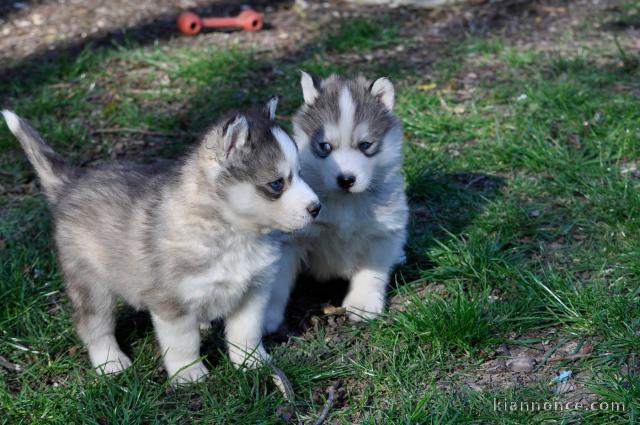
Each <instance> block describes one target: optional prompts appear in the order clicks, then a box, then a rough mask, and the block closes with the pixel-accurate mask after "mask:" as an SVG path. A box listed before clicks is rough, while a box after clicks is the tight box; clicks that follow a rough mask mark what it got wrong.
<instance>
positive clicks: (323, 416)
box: [314, 381, 342, 425]
mask: <svg viewBox="0 0 640 425" xmlns="http://www.w3.org/2000/svg"><path fill="white" fill-rule="evenodd" d="M341 386H342V381H336V382H334V383H333V385H331V386H330V387H329V390H328V393H329V397H327V401H326V403H325V404H324V407H323V408H322V412H320V416H318V419H317V420H316V421H315V422H314V425H322V423H323V422H324V421H325V420H326V419H327V416H329V412H330V411H331V408H332V407H333V403H335V399H336V392H337V391H338V388H340V387H341Z"/></svg>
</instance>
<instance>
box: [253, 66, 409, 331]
mask: <svg viewBox="0 0 640 425" xmlns="http://www.w3.org/2000/svg"><path fill="white" fill-rule="evenodd" d="M301 84H302V92H303V97H304V104H303V105H302V106H301V107H300V109H299V110H298V112H297V113H296V114H295V116H294V118H293V128H294V139H295V140H296V142H297V143H298V146H299V147H300V158H301V164H302V175H303V177H304V179H305V180H306V181H307V182H308V183H309V185H310V186H311V187H312V189H313V190H314V191H315V192H316V193H317V194H318V196H319V197H320V200H321V202H322V204H323V209H322V212H321V213H320V215H319V217H318V219H317V220H316V221H315V222H314V223H313V224H312V225H311V226H310V227H309V228H307V229H305V230H303V231H302V232H297V233H296V234H295V235H294V237H293V238H291V240H290V241H288V243H287V244H286V245H285V249H284V253H283V257H282V260H281V262H280V271H279V272H278V274H277V280H276V283H275V284H274V285H273V293H272V295H271V300H270V302H269V307H268V309H267V315H266V319H265V330H266V331H268V332H273V331H275V330H276V329H277V328H278V327H279V326H280V324H281V323H282V321H283V315H284V310H285V307H286V304H287V300H288V298H289V292H290V290H291V288H292V286H293V284H294V282H295V279H296V276H297V274H298V273H299V272H300V271H301V270H305V271H307V272H309V273H311V274H312V275H313V276H314V277H315V278H316V279H318V280H321V281H322V280H328V279H332V278H344V279H347V280H348V281H349V291H348V293H347V295H346V297H345V299H344V301H343V306H344V307H345V308H346V309H347V312H348V315H349V317H350V318H351V319H352V320H356V321H357V320H362V319H372V318H375V317H376V316H378V314H380V313H381V312H382V310H383V308H384V304H385V297H386V289H387V285H388V282H389V277H390V273H391V272H392V269H393V267H394V266H395V265H396V264H398V263H400V262H402V261H403V260H404V244H405V241H406V237H407V231H406V226H407V220H408V206H407V201H406V195H405V191H404V180H403V177H402V174H401V168H402V161H403V155H402V137H403V135H402V126H401V124H400V121H399V120H398V119H397V118H396V116H395V115H394V113H393V106H394V98H395V92H394V87H393V85H392V83H391V81H390V80H389V79H387V78H384V77H383V78H379V79H377V80H375V81H373V82H371V81H367V80H366V79H364V78H362V77H359V78H356V79H343V78H341V77H338V76H335V75H334V76H331V77H329V78H327V79H325V80H319V79H317V78H315V77H312V76H311V75H309V74H307V73H305V72H303V73H302V79H301Z"/></svg>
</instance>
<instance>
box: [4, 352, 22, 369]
mask: <svg viewBox="0 0 640 425" xmlns="http://www.w3.org/2000/svg"><path fill="white" fill-rule="evenodd" d="M0 366H2V367H4V368H5V369H7V370H10V371H12V372H22V366H20V365H19V364H17V363H11V362H10V361H9V360H7V359H5V358H4V357H2V356H0Z"/></svg>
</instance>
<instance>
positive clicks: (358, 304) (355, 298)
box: [342, 291, 384, 322]
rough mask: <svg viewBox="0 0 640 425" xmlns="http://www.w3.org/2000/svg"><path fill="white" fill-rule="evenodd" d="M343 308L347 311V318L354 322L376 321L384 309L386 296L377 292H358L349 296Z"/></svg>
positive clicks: (353, 292)
mask: <svg viewBox="0 0 640 425" xmlns="http://www.w3.org/2000/svg"><path fill="white" fill-rule="evenodd" d="M342 307H344V308H345V309H346V310H347V317H349V319H350V320H352V321H354V322H361V321H363V320H372V319H375V318H376V317H378V316H379V315H380V313H382V310H383V309H384V295H383V294H380V293H377V292H366V293H365V292H356V291H351V292H349V293H348V294H347V296H346V297H345V299H344V301H343V302H342Z"/></svg>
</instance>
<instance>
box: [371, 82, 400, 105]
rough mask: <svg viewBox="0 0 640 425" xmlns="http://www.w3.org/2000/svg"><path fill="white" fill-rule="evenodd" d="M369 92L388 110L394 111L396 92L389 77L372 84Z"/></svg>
mask: <svg viewBox="0 0 640 425" xmlns="http://www.w3.org/2000/svg"><path fill="white" fill-rule="evenodd" d="M369 91H371V94H372V95H374V96H375V97H377V98H378V100H379V101H380V102H382V104H383V105H384V106H386V107H387V109H388V110H390V111H393V104H394V101H395V95H396V91H395V89H394V88H393V83H391V80H389V79H388V78H387V77H382V78H378V79H377V80H375V81H374V82H373V83H372V84H371V87H369Z"/></svg>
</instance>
